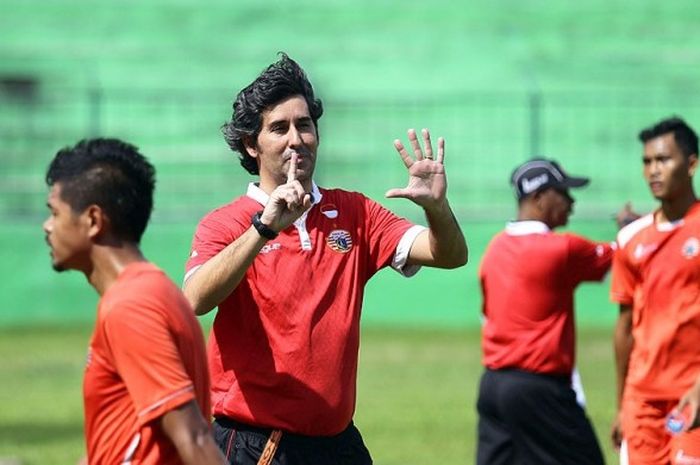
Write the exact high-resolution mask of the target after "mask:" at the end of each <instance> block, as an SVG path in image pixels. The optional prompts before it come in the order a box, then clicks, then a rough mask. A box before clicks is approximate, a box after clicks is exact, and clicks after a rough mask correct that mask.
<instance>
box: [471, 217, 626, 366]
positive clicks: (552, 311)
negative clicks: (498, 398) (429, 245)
mask: <svg viewBox="0 0 700 465" xmlns="http://www.w3.org/2000/svg"><path fill="white" fill-rule="evenodd" d="M612 255H613V249H612V245H611V244H607V243H597V242H592V241H589V240H587V239H584V238H583V237H580V236H577V235H575V234H570V233H563V234H556V233H554V232H552V231H550V229H549V228H548V227H547V226H546V225H545V224H544V223H541V222H539V221H520V222H513V223H509V224H508V226H507V227H506V230H505V231H503V232H501V233H499V234H498V235H497V236H496V237H494V238H493V240H492V241H491V243H490V244H489V246H488V248H487V250H486V253H485V254H484V257H483V260H482V262H481V267H480V270H479V276H480V281H481V288H482V293H483V315H484V325H483V338H482V348H483V363H484V365H485V366H486V367H488V368H491V369H502V368H516V369H520V370H524V371H529V372H533V373H547V374H556V375H566V376H569V375H571V371H572V369H573V365H574V358H575V332H574V290H575V289H576V286H578V285H579V284H580V283H581V282H582V281H600V280H602V279H603V277H604V276H605V274H606V272H607V271H608V269H609V268H610V264H611V260H612Z"/></svg>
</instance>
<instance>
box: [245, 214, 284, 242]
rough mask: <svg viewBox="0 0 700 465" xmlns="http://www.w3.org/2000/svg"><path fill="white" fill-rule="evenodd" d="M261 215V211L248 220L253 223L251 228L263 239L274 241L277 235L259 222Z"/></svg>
mask: <svg viewBox="0 0 700 465" xmlns="http://www.w3.org/2000/svg"><path fill="white" fill-rule="evenodd" d="M261 214H262V211H259V212H257V213H256V214H255V215H253V217H252V218H251V219H250V221H251V222H252V223H253V227H254V228H255V230H256V231H257V232H258V234H260V235H261V236H262V237H264V238H265V239H274V238H276V237H277V234H279V233H276V232H274V231H273V230H272V229H270V227H269V226H268V225H266V224H263V222H262V221H260V215H261Z"/></svg>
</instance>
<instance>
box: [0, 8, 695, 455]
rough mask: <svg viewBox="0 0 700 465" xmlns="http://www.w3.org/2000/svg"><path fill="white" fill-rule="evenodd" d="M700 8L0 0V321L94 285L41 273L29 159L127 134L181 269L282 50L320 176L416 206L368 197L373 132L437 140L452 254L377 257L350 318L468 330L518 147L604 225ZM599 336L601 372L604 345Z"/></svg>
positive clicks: (676, 102)
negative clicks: (303, 94) (577, 181)
mask: <svg viewBox="0 0 700 465" xmlns="http://www.w3.org/2000/svg"><path fill="white" fill-rule="evenodd" d="M699 13H700V6H699V5H698V3H697V2H696V1H695V0H668V1H665V2H658V1H651V0H589V1H586V2H572V1H568V0H558V1H554V0H548V1H545V0H520V1H515V0H493V1H490V2H476V1H455V0H432V1H430V2H413V1H400V0H353V1H341V0H297V1H294V2H288V1H275V0H268V1H264V2H263V1H259V0H236V1H230V0H208V1H194V0H149V1H143V0H141V1H136V0H103V1H87V0H45V1H39V0H3V1H2V2H0V248H1V250H2V260H0V273H2V276H3V279H2V280H0V295H2V299H3V304H4V305H3V307H4V310H3V311H2V312H0V328H5V329H7V328H9V329H10V330H11V329H12V328H24V327H27V326H30V327H31V326H37V327H39V326H41V327H49V328H53V329H55V328H60V327H70V326H74V325H81V326H85V327H88V326H89V324H90V323H91V322H92V321H93V320H94V305H95V303H96V301H97V296H96V295H95V294H94V292H93V291H92V290H91V289H89V288H88V287H87V285H86V283H85V279H84V277H83V276H82V275H79V274H77V273H66V274H65V275H61V276H58V275H57V274H55V273H54V272H53V271H52V270H51V267H50V263H49V256H48V248H47V247H46V245H45V243H44V237H43V232H42V229H41V224H42V222H43V220H44V218H45V217H46V214H47V209H46V207H45V201H46V200H45V199H46V192H47V189H46V186H45V184H44V179H43V176H44V172H45V169H46V166H47V164H48V162H49V161H50V160H51V158H52V157H53V155H54V154H55V153H56V151H57V150H58V149H59V148H61V147H64V146H67V145H72V144H74V143H75V142H77V141H78V140H79V139H81V138H85V137H91V136H110V137H119V138H123V139H126V140H128V141H130V142H132V143H134V144H135V145H137V146H138V147H139V148H140V149H141V151H142V153H144V154H145V155H146V156H147V157H149V158H150V159H151V161H152V162H153V163H154V164H155V166H156V169H157V173H158V182H157V188H156V192H157V193H156V205H155V212H154V215H153V219H152V222H151V224H150V226H149V229H148V231H147V233H146V237H145V240H144V243H143V248H144V250H145V252H146V254H147V256H148V257H149V258H150V259H152V260H153V261H155V262H157V263H158V264H159V265H161V266H162V267H163V268H164V269H165V270H166V271H167V272H168V273H169V275H170V276H171V277H172V278H173V279H174V280H175V281H176V282H179V281H181V279H182V276H183V265H184V262H185V260H186V258H187V256H188V253H189V245H190V241H191V237H192V233H193V231H194V228H195V226H196V224H197V222H198V221H199V219H200V218H201V217H202V216H203V215H204V214H205V213H206V212H207V211H209V210H211V209H212V208H214V207H216V206H219V205H220V204H223V203H225V202H227V201H229V200H230V199H233V198H235V197H237V196H239V195H241V194H242V193H244V191H245V188H246V185H247V183H248V182H250V181H251V180H253V179H252V178H251V177H250V176H249V175H248V174H247V173H246V172H245V171H244V170H243V169H242V168H241V167H240V165H239V164H238V160H237V157H236V156H235V154H233V153H232V152H230V151H229V149H228V147H227V146H226V144H225V142H224V140H223V138H222V136H221V133H220V127H221V125H222V124H223V123H224V122H225V121H226V120H227V119H228V118H230V114H231V104H232V101H233V99H234V97H235V95H236V93H237V92H238V91H239V90H240V89H241V88H242V87H244V86H245V85H247V84H248V83H249V82H250V81H252V80H253V79H254V78H255V77H256V76H257V75H258V73H259V72H261V71H262V70H263V69H264V68H265V67H266V66H267V65H269V64H270V63H272V62H273V61H276V60H277V52H279V51H285V52H287V53H288V54H289V55H290V56H291V57H292V58H294V59H295V60H297V61H298V62H299V63H300V64H301V65H302V66H303V67H304V68H305V69H306V71H307V73H308V75H309V77H310V79H311V81H312V83H313V84H314V86H315V90H316V92H317V94H318V95H319V96H320V97H321V98H322V99H323V101H324V107H325V115H324V116H323V118H322V119H321V120H320V124H319V131H320V137H321V145H320V149H319V162H318V165H317V174H316V181H317V183H318V184H319V185H321V186H327V187H341V188H345V189H349V190H359V191H362V192H364V193H366V194H367V195H369V196H370V197H372V198H374V199H376V200H379V201H380V202H382V203H383V204H384V205H386V206H387V207H389V208H390V209H392V210H394V211H396V212H398V213H400V214H401V215H404V216H406V217H408V218H410V219H412V220H414V221H418V222H423V221H424V220H423V215H422V212H421V211H420V209H418V208H417V207H416V206H415V205H413V204H411V203H410V202H407V201H405V200H388V199H384V192H385V191H386V190H388V189H389V188H392V187H399V186H403V185H404V184H405V182H406V172H405V169H404V167H403V165H402V163H401V161H400V159H399V157H398V156H397V154H396V152H395V150H394V149H393V146H392V141H393V140H394V139H395V138H401V139H403V140H404V141H405V140H406V129H408V128H417V129H420V128H422V127H427V128H430V130H431V132H432V135H433V138H434V139H436V138H437V137H438V136H443V137H444V138H445V139H446V167H447V174H448V181H449V189H448V196H449V199H450V201H451V204H452V207H453V209H454V211H455V214H456V216H457V218H458V220H459V222H460V223H461V225H462V227H463V230H464V232H465V235H466V236H467V239H468V242H469V244H470V249H471V257H470V263H469V264H468V265H467V266H466V267H464V268H461V269H459V270H455V271H450V272H446V271H435V270H423V271H422V272H421V273H420V274H419V275H418V276H417V277H415V278H413V279H411V280H408V281H406V280H404V279H402V278H400V277H398V276H396V275H395V274H394V273H391V272H388V271H386V272H382V273H380V274H379V275H378V276H377V277H376V278H375V279H374V280H373V281H372V282H371V283H370V286H369V288H368V291H367V294H366V297H365V307H364V312H363V319H364V325H365V327H369V328H372V327H388V326H393V327H408V328H458V329H464V330H465V331H471V332H472V333H475V334H477V336H476V337H477V338H478V327H479V313H480V297H479V293H478V286H477V280H476V272H477V268H478V263H479V260H480V257H481V254H482V252H483V250H484V248H485V247H486V244H487V243H488V241H489V239H490V238H491V236H493V234H495V233H496V232H497V231H499V230H500V229H501V228H502V227H503V225H504V223H505V222H506V221H507V220H508V219H511V218H512V216H513V214H514V213H515V201H514V199H513V195H512V192H511V190H510V186H509V184H508V179H509V175H510V173H511V170H512V169H513V168H514V167H515V166H516V165H517V164H519V163H520V162H522V161H524V160H526V159H528V158H530V157H532V156H546V157H551V158H556V159H558V160H559V161H560V162H561V163H562V164H563V166H564V167H565V168H566V169H567V170H568V171H569V172H570V173H572V174H575V175H583V176H590V177H591V178H592V183H591V184H590V186H589V187H587V188H586V189H582V190H577V191H576V192H575V193H574V194H575V197H576V199H577V203H576V207H575V214H574V216H573V217H572V220H571V223H570V226H569V229H570V230H572V231H576V232H580V233H582V234H585V235H588V236H589V237H591V238H594V239H598V240H612V239H613V238H614V236H615V232H616V228H615V226H614V223H613V220H612V216H613V214H614V213H615V212H616V211H617V210H618V209H619V208H620V207H621V206H622V204H623V203H624V202H625V201H632V202H633V205H634V207H635V208H636V209H637V210H638V211H641V212H644V211H648V210H649V209H651V208H653V206H654V203H653V202H652V199H651V198H650V196H649V194H648V192H647V188H646V186H645V184H644V182H643V180H642V178H641V163H640V156H641V145H640V144H639V142H638V141H637V139H636V136H637V133H638V132H639V130H640V129H641V128H643V127H646V126H648V125H650V124H652V123H654V122H656V121H657V120H659V119H661V118H664V117H667V116H670V115H673V114H676V115H680V116H682V117H684V118H685V119H686V120H687V121H688V122H689V124H690V125H691V126H695V128H696V129H700V94H699V93H698V90H699V86H700V80H699V79H698V78H700V67H699V66H698V63H699V62H700V28H698V27H697V18H698V17H699ZM607 292H608V283H604V284H602V285H600V284H595V285H585V286H583V287H582V289H581V290H580V291H579V292H578V294H577V306H578V320H579V323H580V325H581V327H582V328H584V329H585V328H593V329H595V328H600V329H601V330H602V331H607V330H608V329H609V328H610V327H611V326H612V323H613V321H614V319H615V318H616V314H617V311H616V309H615V307H614V306H613V305H612V304H610V303H609V302H608V298H607ZM205 321H206V320H205ZM4 334H22V333H21V332H20V333H9V332H6V333H4ZM600 334H603V333H600ZM605 334H607V333H605ZM46 337H48V336H42V337H40V338H39V339H38V340H43V339H42V338H46ZM603 337H604V339H603V340H606V341H607V339H605V338H607V335H605V336H603ZM6 340H7V341H9V340H12V341H20V340H30V339H29V338H25V337H24V336H21V337H20V336H18V339H10V338H8V337H6ZM85 342H86V341H84V340H78V341H77V346H78V347H79V348H80V350H84V346H85ZM12 344H15V342H13V343H12ZM475 344H476V342H475ZM606 344H607V342H606ZM5 350H7V351H12V350H15V351H16V350H18V349H17V348H16V346H14V345H12V346H11V345H10V343H9V342H8V345H7V346H6V349H5ZM47 350H48V351H51V350H53V349H51V348H49V349H47ZM471 350H472V351H473V352H475V353H477V352H478V347H477V346H475V347H473V348H472V349H471ZM600 353H601V354H604V357H605V358H606V360H607V361H606V363H608V365H606V366H607V368H606V369H610V363H611V362H610V358H611V349H610V347H609V346H607V345H606V346H604V347H602V348H601V349H600ZM602 356H603V355H601V357H602ZM477 357H478V353H477ZM44 368H45V367H44ZM44 368H37V370H39V371H41V370H43V369H44ZM8 373H9V372H8ZM0 376H3V375H1V374H0ZM606 376H609V377H610V379H609V381H610V388H609V389H610V391H609V392H612V386H613V385H612V372H610V373H606ZM472 377H473V376H472ZM4 401H5V404H8V403H10V402H12V400H10V399H4ZM610 401H611V403H612V399H611V400H610ZM463 403H464V404H466V403H467V401H464V402H463ZM2 408H3V406H2V405H0V409H2ZM465 408H466V407H465ZM610 408H612V407H610ZM608 413H609V412H607V411H606V412H604V414H605V415H607V414H608ZM605 421H607V420H605ZM75 428H79V426H75ZM8 430H9V428H8ZM0 432H2V430H0ZM74 433H75V434H78V435H79V431H76V432H74ZM604 433H605V432H603V434H604ZM71 437H72V436H71ZM10 450H12V449H11V448H10ZM460 452H463V451H462V450H460ZM386 463H389V462H386Z"/></svg>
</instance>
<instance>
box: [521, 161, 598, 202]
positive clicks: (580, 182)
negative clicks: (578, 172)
mask: <svg viewBox="0 0 700 465" xmlns="http://www.w3.org/2000/svg"><path fill="white" fill-rule="evenodd" d="M589 182H590V179H588V178H581V177H575V176H569V175H568V174H566V171H564V170H563V169H562V167H561V166H560V165H559V163H557V162H556V161H554V160H548V159H546V158H533V159H532V160H528V161H526V162H525V163H523V164H522V165H520V166H518V167H517V168H515V170H513V173H512V174H511V175H510V183H511V184H512V185H513V189H514V190H515V196H516V197H517V198H518V200H520V199H522V198H523V197H525V196H527V195H530V194H532V193H534V192H539V191H542V190H544V189H548V188H550V187H554V188H560V189H569V188H572V187H583V186H585V185H586V184H588V183H589Z"/></svg>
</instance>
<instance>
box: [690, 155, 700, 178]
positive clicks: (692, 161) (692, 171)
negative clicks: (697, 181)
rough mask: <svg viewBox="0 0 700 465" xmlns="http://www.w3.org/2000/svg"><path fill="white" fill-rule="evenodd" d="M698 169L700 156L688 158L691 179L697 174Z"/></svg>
mask: <svg viewBox="0 0 700 465" xmlns="http://www.w3.org/2000/svg"><path fill="white" fill-rule="evenodd" d="M697 167H698V155H697V154H696V153H694V154H692V155H690V156H689V157H688V176H690V177H691V178H692V177H693V175H694V174H695V170H696V169H697Z"/></svg>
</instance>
